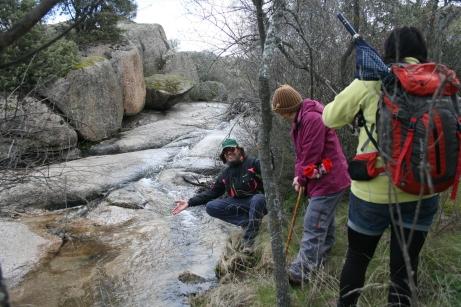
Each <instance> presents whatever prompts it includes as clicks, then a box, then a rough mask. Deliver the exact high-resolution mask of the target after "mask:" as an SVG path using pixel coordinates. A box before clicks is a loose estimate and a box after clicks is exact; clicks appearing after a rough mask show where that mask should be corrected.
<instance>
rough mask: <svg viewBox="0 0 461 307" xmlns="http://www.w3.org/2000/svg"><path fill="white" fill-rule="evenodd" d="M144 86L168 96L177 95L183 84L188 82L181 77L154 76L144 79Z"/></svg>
mask: <svg viewBox="0 0 461 307" xmlns="http://www.w3.org/2000/svg"><path fill="white" fill-rule="evenodd" d="M145 81H146V86H147V87H148V88H153V89H156V90H159V91H166V92H168V93H170V94H177V93H179V92H180V90H181V86H182V83H183V82H189V81H187V80H185V79H184V78H183V77H181V76H177V75H162V74H155V75H152V76H150V77H146V78H145Z"/></svg>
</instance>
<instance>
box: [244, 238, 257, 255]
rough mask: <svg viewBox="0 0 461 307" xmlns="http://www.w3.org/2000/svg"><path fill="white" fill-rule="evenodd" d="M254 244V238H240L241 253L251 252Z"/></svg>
mask: <svg viewBox="0 0 461 307" xmlns="http://www.w3.org/2000/svg"><path fill="white" fill-rule="evenodd" d="M254 244H255V240H254V239H246V238H244V239H243V240H242V253H244V254H251V253H253V247H254Z"/></svg>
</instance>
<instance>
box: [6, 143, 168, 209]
mask: <svg viewBox="0 0 461 307" xmlns="http://www.w3.org/2000/svg"><path fill="white" fill-rule="evenodd" d="M173 152H174V150H173V149H152V150H145V151H138V152H133V153H125V154H118V155H112V156H96V157H89V158H84V159H80V160H74V161H70V162H66V163H60V164H53V165H50V166H48V167H46V168H43V169H37V170H35V171H34V172H33V173H30V174H28V175H27V176H26V177H25V178H24V181H25V182H22V183H19V184H17V185H15V186H14V187H12V188H11V189H9V190H2V191H0V206H4V205H19V206H36V207H42V208H43V207H51V206H54V207H65V206H68V205H69V204H73V203H80V204H81V203H86V202H87V201H88V200H90V199H93V198H96V197H97V196H98V195H100V194H101V193H103V192H105V191H107V190H110V188H111V187H115V186H118V185H120V184H122V183H125V182H129V181H133V180H136V179H137V178H141V177H143V176H145V175H146V174H150V173H151V172H153V171H155V170H156V169H160V168H161V167H162V166H163V165H165V163H166V161H168V159H169V158H170V157H171V155H172V154H173ZM2 175H5V176H6V175H7V174H5V173H2Z"/></svg>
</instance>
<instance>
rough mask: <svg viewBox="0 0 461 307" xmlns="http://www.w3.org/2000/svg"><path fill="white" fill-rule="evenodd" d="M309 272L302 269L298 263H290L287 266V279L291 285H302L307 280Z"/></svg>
mask: <svg viewBox="0 0 461 307" xmlns="http://www.w3.org/2000/svg"><path fill="white" fill-rule="evenodd" d="M309 277H310V272H309V270H307V269H304V270H303V269H302V268H301V266H300V265H293V264H292V265H291V266H290V267H289V268H288V281H289V282H290V285H292V286H302V285H305V284H307V283H308V282H309Z"/></svg>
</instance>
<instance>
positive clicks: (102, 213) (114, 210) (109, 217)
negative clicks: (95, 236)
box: [87, 202, 136, 226]
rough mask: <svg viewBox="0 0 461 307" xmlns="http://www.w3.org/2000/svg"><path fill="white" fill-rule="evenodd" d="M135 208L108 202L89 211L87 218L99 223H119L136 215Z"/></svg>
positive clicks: (125, 221)
mask: <svg viewBox="0 0 461 307" xmlns="http://www.w3.org/2000/svg"><path fill="white" fill-rule="evenodd" d="M133 211H134V210H130V209H126V208H120V207H116V206H113V205H109V203H107V202H103V203H101V204H99V205H98V206H97V207H96V208H95V209H94V210H92V211H91V212H90V213H88V215H87V218H88V219H89V220H90V221H93V222H94V223H97V224H98V225H106V226H111V225H119V224H124V223H127V222H129V221H131V220H133V219H134V218H135V217H136V214H135V212H133Z"/></svg>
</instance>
